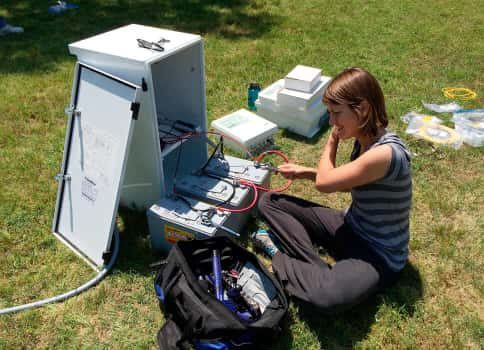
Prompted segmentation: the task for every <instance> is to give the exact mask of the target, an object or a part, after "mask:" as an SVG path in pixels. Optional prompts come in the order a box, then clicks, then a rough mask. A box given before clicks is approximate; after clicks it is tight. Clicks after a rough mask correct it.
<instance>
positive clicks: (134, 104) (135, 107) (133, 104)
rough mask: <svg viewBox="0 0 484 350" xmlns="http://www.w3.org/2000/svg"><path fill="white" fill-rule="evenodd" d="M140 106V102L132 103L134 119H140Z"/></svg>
mask: <svg viewBox="0 0 484 350" xmlns="http://www.w3.org/2000/svg"><path fill="white" fill-rule="evenodd" d="M139 107H140V104H139V102H133V103H131V111H132V112H133V114H132V118H133V119H134V120H138V114H139Z"/></svg>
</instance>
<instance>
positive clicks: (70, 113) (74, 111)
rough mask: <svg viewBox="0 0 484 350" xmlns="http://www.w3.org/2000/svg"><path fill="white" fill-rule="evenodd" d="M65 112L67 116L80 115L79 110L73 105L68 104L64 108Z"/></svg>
mask: <svg viewBox="0 0 484 350" xmlns="http://www.w3.org/2000/svg"><path fill="white" fill-rule="evenodd" d="M64 112H65V114H66V115H67V116H68V117H80V116H81V110H80V109H77V108H76V107H74V106H69V107H66V108H65V109H64Z"/></svg>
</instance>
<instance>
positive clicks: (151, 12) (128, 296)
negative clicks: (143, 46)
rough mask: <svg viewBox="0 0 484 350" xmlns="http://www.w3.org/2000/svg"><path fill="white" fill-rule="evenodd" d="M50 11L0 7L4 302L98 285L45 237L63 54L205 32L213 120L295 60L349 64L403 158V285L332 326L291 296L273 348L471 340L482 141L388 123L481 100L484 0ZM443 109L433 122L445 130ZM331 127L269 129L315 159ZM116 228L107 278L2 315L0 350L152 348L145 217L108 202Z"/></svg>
mask: <svg viewBox="0 0 484 350" xmlns="http://www.w3.org/2000/svg"><path fill="white" fill-rule="evenodd" d="M54 2H55V1H45V0H40V1H27V0H15V1H13V0H3V1H2V2H1V4H0V16H2V15H3V16H7V17H8V21H9V22H10V23H12V24H16V25H22V26H23V27H24V28H25V33H24V34H21V35H15V36H14V35H12V36H5V37H0V308H4V307H9V306H13V305H17V304H23V303H27V302H31V301H34V300H39V299H42V298H47V297H51V296H53V295H56V294H60V293H63V292H65V291H67V290H70V289H73V288H77V287H78V286H80V285H81V284H83V283H84V282H85V281H87V280H88V279H90V278H92V277H93V276H94V275H95V273H94V272H93V270H92V269H90V268H89V267H88V266H87V265H86V264H85V263H84V261H82V260H81V259H79V258H78V257H77V256H76V255H75V254H73V253H72V252H71V251H70V250H69V249H68V248H66V247H65V246H64V245H63V244H61V243H60V242H59V241H58V240H57V239H56V238H55V237H54V236H53V235H52V234H51V222H52V217H53V211H54V205H55V199H56V191H57V183H56V182H55V181H54V180H53V177H54V176H55V175H56V174H57V173H58V171H59V169H60V165H61V161H62V153H63V147H64V137H65V128H66V121H67V118H66V117H65V115H64V112H63V110H64V107H65V106H66V105H68V103H69V98H70V93H71V86H72V80H73V70H74V64H75V58H74V57H72V56H69V54H68V50H67V44H68V43H70V42H74V41H77V40H80V39H82V38H86V37H89V36H91V35H94V34H98V33H101V32H104V31H107V30H110V29H113V28H116V27H119V26H121V25H125V24H128V23H139V24H144V25H150V26H155V27H160V28H168V29H174V30H178V31H185V32H191V33H198V34H200V35H202V36H203V38H204V41H205V64H206V66H205V71H206V88H207V108H208V117H209V121H211V120H213V119H216V118H218V117H220V116H222V115H225V114H227V113H229V112H231V111H234V110H236V109H239V108H243V107H245V106H246V98H247V97H246V96H247V95H246V93H247V84H248V83H249V82H251V81H257V82H259V83H260V84H261V85H262V86H267V85H268V84H270V83H272V82H274V81H275V80H277V79H280V78H282V77H283V76H284V75H285V74H287V73H288V72H289V71H290V70H291V69H292V68H293V67H294V66H295V65H297V64H304V65H308V66H314V67H319V68H321V69H322V70H323V74H325V75H330V76H334V75H335V74H337V73H338V72H339V71H341V70H342V69H343V68H345V67H348V66H361V67H364V68H366V69H368V70H369V71H370V72H372V73H373V74H374V75H375V76H376V77H377V78H378V79H379V81H380V83H381V85H382V88H383V91H384V93H385V96H386V101H387V108H388V112H389V115H390V119H391V120H390V126H391V128H392V129H393V130H395V131H396V132H397V133H398V134H399V135H400V136H401V137H403V138H404V139H405V140H406V141H407V143H408V145H409V148H410V150H411V151H412V153H413V163H412V167H413V176H414V199H413V209H412V212H411V241H410V248H411V253H410V260H409V264H408V265H407V267H406V268H405V270H404V273H403V277H402V278H401V280H400V281H399V282H398V283H397V284H396V285H395V286H394V287H392V288H391V289H389V290H387V291H385V292H384V293H381V294H378V295H376V296H374V297H372V298H370V299H369V300H368V301H367V302H365V303H363V304H362V305H360V306H357V307H355V308H354V309H352V310H351V311H348V312H347V313H345V314H343V315H339V316H331V317H330V316H322V315H321V316H318V315H314V314H307V312H306V311H304V310H302V309H300V308H299V307H298V306H297V304H294V303H291V307H290V312H289V317H288V319H287V321H286V322H285V323H284V325H283V334H282V336H281V337H280V339H278V340H277V342H275V343H274V345H273V347H272V348H273V349H305V350H309V349H320V348H323V349H341V348H358V349H375V348H380V349H407V348H412V349H414V348H421V349H449V348H450V349H464V348H470V349H482V348H483V347H484V326H483V319H484V303H483V300H484V298H483V292H484V284H483V280H484V278H483V256H484V254H483V253H484V251H483V237H484V234H483V233H484V215H483V214H484V210H483V208H484V200H483V198H484V193H483V192H484V191H483V188H484V181H483V176H482V174H483V172H484V157H483V155H484V153H483V148H480V149H479V148H472V147H469V146H463V147H462V148H460V149H458V150H454V149H451V148H444V147H435V146H433V145H431V144H429V143H426V142H423V141H419V140H415V139H413V138H412V137H409V136H408V135H405V133H404V130H405V125H404V124H403V123H402V121H401V120H400V116H401V115H403V114H405V113H407V112H410V111H423V109H422V105H421V101H425V102H433V103H447V102H450V100H448V99H446V98H445V97H444V96H443V95H442V92H441V89H442V88H443V87H445V86H463V87H467V88H470V89H472V90H474V91H476V92H477V93H478V95H479V96H478V97H477V99H474V100H470V101H461V102H460V103H461V105H462V106H463V107H465V108H483V107H484V98H483V95H484V88H483V81H484V40H483V38H484V6H483V3H482V1H470V0H469V1H468V0H463V1H459V2H456V1H446V0H432V1H431V0H429V1H409V0H400V1H344V0H340V1H335V0H327V1H322V0H312V1H303V0H300V1H297V0H268V1H262V0H246V1H245V0H213V1H208V0H199V1H182V0H178V1H176V0H152V1H148V0H140V1H134V0H133V1H131V0H117V1H115V0H106V1H101V0H97V1H96V0H86V1H76V0H72V2H73V3H79V4H80V5H81V8H80V9H79V10H76V11H70V12H66V13H64V14H63V15H61V16H54V15H50V14H48V13H47V7H48V6H49V5H51V4H53V3H54ZM450 117H451V116H450V115H449V114H443V115H442V116H441V118H443V119H444V120H445V122H446V124H447V125H448V126H452V124H451V123H450ZM327 135H328V133H327V131H323V132H321V133H319V134H318V135H317V136H316V137H314V138H313V139H311V140H307V139H304V138H302V137H299V136H297V135H294V134H291V133H289V132H286V131H279V132H278V134H277V137H276V142H277V144H278V145H279V146H280V147H281V150H282V151H283V152H285V153H286V154H288V155H289V157H290V158H291V159H292V160H293V161H295V162H300V163H303V164H305V165H315V164H316V163H317V161H318V160H319V154H320V150H321V147H322V146H323V145H324V143H325V140H326V138H327ZM349 150H350V145H349V144H343V145H342V147H341V151H346V153H348V152H349ZM340 153H344V152H340ZM348 158H349V155H348V154H346V155H344V154H340V156H339V160H340V161H341V162H343V161H346V160H347V159H348ZM283 183H284V182H283V180H282V179H280V178H277V177H274V178H273V184H274V186H280V185H282V184H283ZM288 192H289V193H292V194H297V195H301V196H304V197H305V198H308V199H311V200H313V201H318V202H320V203H322V204H324V205H330V206H333V207H337V208H344V207H346V206H347V205H348V204H349V196H348V195H347V194H331V195H326V194H320V193H317V192H316V191H315V190H314V189H313V188H312V186H308V183H306V182H296V183H294V184H293V186H292V187H291V188H290V189H289V191H288ZM118 224H119V227H120V231H121V240H122V241H121V251H120V256H119V258H118V261H117V263H116V265H115V267H114V270H113V271H112V273H111V274H110V275H109V276H108V277H107V278H106V279H105V280H103V281H102V282H101V283H100V284H99V285H97V286H96V287H95V288H92V289H90V290H89V291H87V292H85V293H83V294H81V295H79V296H77V297H74V298H71V299H69V300H68V301H66V302H63V303H58V304H51V305H49V306H47V307H43V308H40V309H34V310H29V311H25V312H21V313H18V314H14V315H6V316H0V349H34V348H35V349H73V348H75V349H78V348H83V349H84V348H85V349H155V348H156V342H155V337H156V332H157V330H158V329H159V327H160V326H161V325H162V324H163V322H164V319H163V315H162V314H161V313H160V311H159V309H158V305H157V301H156V297H155V294H154V291H153V288H152V284H153V277H154V275H153V271H152V270H151V269H150V268H149V264H150V263H152V262H154V261H157V260H158V259H159V258H160V256H159V255H157V254H156V253H155V252H152V251H151V249H150V240H149V236H148V229H147V225H146V219H145V216H144V214H137V213H133V212H130V211H127V210H121V211H120V215H119V218H118ZM244 241H245V240H244ZM249 248H251V247H250V246H249ZM264 261H267V260H264Z"/></svg>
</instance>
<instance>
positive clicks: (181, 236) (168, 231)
mask: <svg viewBox="0 0 484 350" xmlns="http://www.w3.org/2000/svg"><path fill="white" fill-rule="evenodd" d="M191 239H195V235H194V234H193V233H191V232H188V231H183V230H180V229H179V228H176V227H173V226H170V225H166V224H165V240H166V241H167V242H170V243H172V244H174V243H176V242H178V241H189V240H191Z"/></svg>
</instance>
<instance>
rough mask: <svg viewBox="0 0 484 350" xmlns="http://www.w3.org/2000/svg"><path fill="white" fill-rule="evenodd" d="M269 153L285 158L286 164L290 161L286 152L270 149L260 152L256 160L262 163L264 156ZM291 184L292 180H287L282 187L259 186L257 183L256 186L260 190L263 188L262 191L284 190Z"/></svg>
mask: <svg viewBox="0 0 484 350" xmlns="http://www.w3.org/2000/svg"><path fill="white" fill-rule="evenodd" d="M268 154H276V155H278V156H279V157H281V158H282V159H283V160H284V162H286V164H287V163H289V158H287V156H286V155H285V154H284V153H282V152H279V151H276V150H269V151H265V152H262V153H261V154H259V156H258V157H257V159H256V161H257V162H259V163H260V162H261V161H262V160H263V159H264V157H265V156H267V155H268ZM291 185H292V180H287V183H286V185H285V186H283V187H281V188H276V189H271V188H266V187H263V186H257V185H255V187H256V188H257V189H258V190H261V191H264V192H284V191H286V190H287V189H288V188H289V187H290V186H291Z"/></svg>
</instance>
